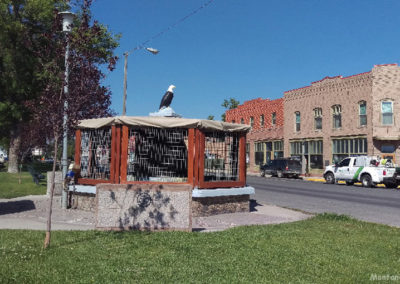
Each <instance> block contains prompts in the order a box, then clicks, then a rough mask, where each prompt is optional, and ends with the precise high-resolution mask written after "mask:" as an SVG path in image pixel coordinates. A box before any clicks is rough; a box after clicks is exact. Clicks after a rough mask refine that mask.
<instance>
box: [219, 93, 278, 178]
mask: <svg viewBox="0 0 400 284" xmlns="http://www.w3.org/2000/svg"><path fill="white" fill-rule="evenodd" d="M283 102H284V100H283V99H282V98H281V99H277V100H269V99H261V98H257V99H254V100H250V101H246V102H244V103H243V104H242V105H239V106H238V107H237V108H235V109H231V110H228V111H226V114H225V115H226V118H225V120H226V121H227V122H233V123H242V124H249V125H250V126H251V127H252V128H251V131H250V132H249V133H248V135H247V148H246V149H247V153H246V156H247V161H248V170H249V171H253V172H254V171H258V166H259V165H260V164H262V163H265V162H266V161H268V160H271V159H274V158H277V157H283V133H284V131H283V123H284V117H283Z"/></svg>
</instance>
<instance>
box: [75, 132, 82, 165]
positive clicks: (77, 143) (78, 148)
mask: <svg viewBox="0 0 400 284" xmlns="http://www.w3.org/2000/svg"><path fill="white" fill-rule="evenodd" d="M74 160H75V165H78V166H80V165H81V130H80V129H78V130H76V131H75V158H74Z"/></svg>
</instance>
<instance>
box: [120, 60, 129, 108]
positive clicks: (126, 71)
mask: <svg viewBox="0 0 400 284" xmlns="http://www.w3.org/2000/svg"><path fill="white" fill-rule="evenodd" d="M128 55H129V53H128V52H125V53H124V56H125V62H124V104H123V107H122V115H126V87H127V86H126V85H127V82H126V81H127V78H126V77H127V73H128Z"/></svg>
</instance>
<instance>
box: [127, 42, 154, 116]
mask: <svg viewBox="0 0 400 284" xmlns="http://www.w3.org/2000/svg"><path fill="white" fill-rule="evenodd" d="M138 49H145V50H147V51H148V52H150V53H152V54H154V55H156V54H157V53H158V52H159V51H158V50H157V49H155V48H151V47H141V48H135V49H133V50H131V51H127V52H125V53H124V56H125V62H124V101H123V106H122V115H126V89H127V75H128V56H129V53H131V52H133V51H134V50H138Z"/></svg>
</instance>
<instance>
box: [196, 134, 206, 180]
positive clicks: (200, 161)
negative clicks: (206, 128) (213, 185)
mask: <svg viewBox="0 0 400 284" xmlns="http://www.w3.org/2000/svg"><path fill="white" fill-rule="evenodd" d="M197 136H198V139H197V145H198V146H197V149H198V151H197V166H198V171H199V178H198V181H199V187H201V185H202V184H203V183H204V152H205V147H206V146H205V135H204V133H203V132H202V131H200V130H198V131H197Z"/></svg>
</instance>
